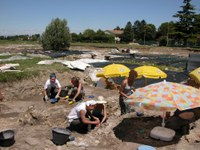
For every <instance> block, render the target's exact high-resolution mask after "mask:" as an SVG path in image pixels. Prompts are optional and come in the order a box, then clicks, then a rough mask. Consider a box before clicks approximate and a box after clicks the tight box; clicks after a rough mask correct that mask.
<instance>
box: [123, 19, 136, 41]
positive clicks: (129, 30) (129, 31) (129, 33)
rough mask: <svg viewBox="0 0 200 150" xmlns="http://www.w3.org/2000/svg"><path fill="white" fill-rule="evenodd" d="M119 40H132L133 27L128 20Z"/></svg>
mask: <svg viewBox="0 0 200 150" xmlns="http://www.w3.org/2000/svg"><path fill="white" fill-rule="evenodd" d="M121 40H122V42H126V43H128V42H132V41H133V28H132V24H131V22H130V21H129V22H128V23H127V24H126V26H125V28H124V33H123V34H122V36H121Z"/></svg>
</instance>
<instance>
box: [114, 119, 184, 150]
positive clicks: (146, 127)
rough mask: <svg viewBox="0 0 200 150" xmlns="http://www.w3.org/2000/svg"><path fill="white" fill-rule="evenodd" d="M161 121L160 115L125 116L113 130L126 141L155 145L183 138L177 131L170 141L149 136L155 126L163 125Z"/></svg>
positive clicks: (174, 142) (119, 137)
mask: <svg viewBox="0 0 200 150" xmlns="http://www.w3.org/2000/svg"><path fill="white" fill-rule="evenodd" d="M161 121H162V120H161V118H159V117H141V118H139V117H138V118H125V119H123V121H122V122H121V123H120V124H118V125H117V126H116V127H114V128H113V131H114V134H115V136H116V137H117V138H118V139H120V140H122V141H125V142H134V143H140V144H146V145H151V146H155V147H161V146H167V145H172V144H176V143H178V141H179V140H180V138H181V135H180V134H178V133H176V136H175V137H174V139H173V140H172V141H170V142H165V141H161V140H156V139H152V138H151V137H150V136H149V135H150V131H151V130H152V129H153V128H154V127H155V126H161Z"/></svg>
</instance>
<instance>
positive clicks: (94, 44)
mask: <svg viewBox="0 0 200 150" xmlns="http://www.w3.org/2000/svg"><path fill="white" fill-rule="evenodd" d="M71 46H84V47H96V48H129V49H134V48H137V49H140V48H151V47H152V46H146V45H130V44H115V43H71Z"/></svg>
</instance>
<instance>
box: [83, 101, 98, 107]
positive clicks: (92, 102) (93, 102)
mask: <svg viewBox="0 0 200 150" xmlns="http://www.w3.org/2000/svg"><path fill="white" fill-rule="evenodd" d="M85 104H86V106H90V105H96V104H97V102H96V101H95V100H89V101H86V102H85Z"/></svg>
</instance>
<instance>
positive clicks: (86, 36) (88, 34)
mask: <svg viewBox="0 0 200 150" xmlns="http://www.w3.org/2000/svg"><path fill="white" fill-rule="evenodd" d="M94 37H95V31H94V30H92V29H86V30H85V31H84V32H83V35H82V38H83V40H84V41H86V42H93V40H94Z"/></svg>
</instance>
